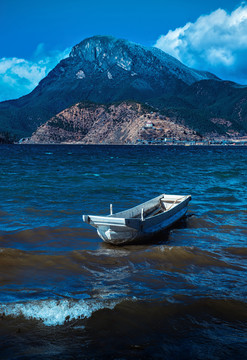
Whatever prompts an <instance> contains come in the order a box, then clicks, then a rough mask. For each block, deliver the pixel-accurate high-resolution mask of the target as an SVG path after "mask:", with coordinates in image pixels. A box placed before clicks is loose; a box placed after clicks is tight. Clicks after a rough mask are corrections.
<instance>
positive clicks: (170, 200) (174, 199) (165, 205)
mask: <svg viewBox="0 0 247 360" xmlns="http://www.w3.org/2000/svg"><path fill="white" fill-rule="evenodd" d="M184 198H185V196H181V195H165V194H163V195H160V196H158V197H156V198H154V199H152V200H149V201H147V202H145V203H143V204H140V205H138V206H135V207H133V208H131V209H128V210H125V211H121V212H118V213H115V214H111V215H110V216H111V217H118V218H132V219H133V218H142V219H147V218H150V217H153V216H156V215H158V214H161V213H163V212H165V211H168V210H170V209H171V208H172V207H174V206H176V205H177V204H179V203H180V202H181V201H182V200H183V199H184Z"/></svg>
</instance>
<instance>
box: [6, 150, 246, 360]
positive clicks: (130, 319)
mask: <svg viewBox="0 0 247 360" xmlns="http://www.w3.org/2000/svg"><path fill="white" fill-rule="evenodd" d="M246 190H247V147H173V146H169V147H158V146H140V147H137V146H125V147H124V146H32V145H30V146H29V145H23V146H21V145H12V146H8V145H2V146H1V147H0V204H1V205H0V358H1V359H18V360H20V359H22V360H23V359H136V358H137V359H179V360H183V359H241V360H242V359H244V358H245V356H246V354H247V281H246V279H247V195H246ZM161 193H168V194H169V193H170V194H182V195H183V194H184V195H187V194H191V195H192V201H191V202H190V205H189V211H188V213H187V216H186V218H185V219H183V220H182V221H180V222H179V223H178V224H177V225H176V226H174V227H173V228H172V229H171V230H170V231H167V232H164V233H163V234H161V235H159V236H158V237H157V238H155V239H153V241H152V242H151V243H146V244H140V245H132V246H123V247H114V246H110V245H107V244H105V243H103V242H102V240H101V239H100V238H99V237H98V236H97V234H96V231H95V229H93V228H92V227H90V226H88V225H87V224H85V223H83V222H82V220H81V215H82V214H97V215H98V214H108V213H109V204H110V203H113V209H114V211H115V212H116V211H120V210H124V209H127V208H129V207H131V206H134V205H136V204H138V203H140V202H144V201H145V200H148V199H150V198H152V197H155V196H157V195H159V194H161Z"/></svg>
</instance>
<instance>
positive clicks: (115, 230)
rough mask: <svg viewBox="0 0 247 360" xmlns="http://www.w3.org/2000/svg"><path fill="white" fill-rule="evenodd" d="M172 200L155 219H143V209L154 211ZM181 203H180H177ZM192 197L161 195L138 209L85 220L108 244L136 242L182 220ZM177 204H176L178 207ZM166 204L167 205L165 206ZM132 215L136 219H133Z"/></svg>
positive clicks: (89, 217) (86, 217) (88, 216)
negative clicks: (162, 202)
mask: <svg viewBox="0 0 247 360" xmlns="http://www.w3.org/2000/svg"><path fill="white" fill-rule="evenodd" d="M167 199H169V201H173V200H174V199H175V200H174V202H173V204H172V205H171V206H170V207H168V209H166V210H164V211H162V212H161V213H159V214H157V215H155V216H148V217H146V218H142V215H141V209H144V210H146V212H147V211H148V210H149V211H150V209H153V208H154V209H155V206H156V207H157V204H158V202H160V201H164V203H165V202H166V201H168V200H167ZM178 200H179V201H178ZM190 200H191V196H190V195H188V196H183V197H182V198H181V196H178V195H164V194H163V195H160V196H159V197H157V198H154V199H152V200H150V201H148V202H146V203H144V204H141V205H139V206H137V207H135V208H132V209H129V210H126V211H123V212H120V213H117V214H112V215H108V216H92V215H84V216H83V220H84V221H85V222H87V223H88V224H90V225H92V226H94V227H96V228H97V233H98V235H99V236H100V237H101V238H102V239H103V240H104V241H105V242H106V243H110V244H114V245H123V244H130V243H137V242H139V241H140V240H144V239H146V238H147V237H150V236H152V235H154V234H156V233H158V232H160V231H162V230H165V229H167V228H169V227H170V226H172V225H173V224H174V223H175V222H177V221H178V220H180V219H181V218H182V217H183V216H184V215H185V214H186V211H187V209H188V203H189V201H190ZM176 202H177V204H176ZM166 204H167V203H166ZM131 215H132V216H133V217H131Z"/></svg>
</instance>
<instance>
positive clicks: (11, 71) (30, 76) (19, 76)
mask: <svg viewBox="0 0 247 360" xmlns="http://www.w3.org/2000/svg"><path fill="white" fill-rule="evenodd" d="M68 54H69V49H66V50H64V51H61V52H60V51H52V52H49V53H48V54H47V53H46V52H45V50H44V44H39V45H38V47H37V49H36V51H35V53H34V57H33V59H32V60H26V59H19V58H16V57H13V58H1V59H0V101H3V100H9V99H15V98H18V97H20V96H23V95H25V94H28V93H29V92H30V91H32V90H33V89H34V88H35V86H37V85H38V83H39V81H40V80H41V79H43V78H44V77H45V76H46V75H47V74H48V72H49V71H50V70H52V69H53V68H54V67H55V66H56V65H57V63H58V62H59V61H60V60H62V59H64V58H65V57H67V56H68Z"/></svg>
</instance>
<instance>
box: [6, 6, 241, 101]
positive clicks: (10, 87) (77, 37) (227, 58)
mask: <svg viewBox="0 0 247 360" xmlns="http://www.w3.org/2000/svg"><path fill="white" fill-rule="evenodd" d="M220 9H221V10H220ZM236 9H240V10H239V11H238V12H236ZM217 11H218V12H217ZM245 13H246V19H247V5H246V4H245V3H241V2H238V1H227V0H207V1H206V2H200V1H198V0H197V1H196V0H188V1H182V0H174V1H166V0H163V1H161V0H153V1H146V0H142V1H141V0H125V1H123V2H116V1H112V0H105V1H97V0H91V1H81V0H70V1H62V0H60V1H58V0H49V1H48V0H43V1H40V0H36V1H33V0H32V1H30V0H22V1H16V0H12V1H11V0H8V1H7V0H1V2H0V31H1V34H2V35H1V37H0V100H5V99H10V98H15V97H18V96H21V95H23V94H26V93H28V92H29V91H31V90H32V88H33V87H34V86H36V85H37V83H38V82H39V81H40V79H41V78H42V77H44V76H45V75H46V74H47V72H48V71H49V70H50V69H51V68H53V67H54V66H55V64H56V63H57V62H58V61H59V60H60V59H61V58H63V57H64V56H66V55H67V54H68V52H69V50H70V48H71V47H72V46H73V45H75V44H76V43H78V42H80V41H81V40H83V39H84V38H86V37H89V36H93V35H98V34H101V35H113V36H115V37H121V38H125V39H128V40H131V41H134V42H137V43H139V44H142V45H146V46H153V45H156V46H158V47H160V48H161V49H163V50H165V51H167V52H169V53H170V54H172V55H173V56H176V57H177V58H179V60H181V61H182V62H184V63H185V64H186V65H188V66H193V67H195V68H198V69H203V70H207V69H208V70H210V71H212V72H214V73H216V75H219V76H221V77H223V78H229V79H232V80H235V81H239V82H241V83H247V76H246V74H247V67H245V64H244V61H245V59H244V57H245V55H246V54H245V52H244V51H243V50H246V49H247V39H246V38H245V33H246V34H247V20H246V21H245ZM229 29H231V30H229ZM229 31H230V34H229ZM234 34H236V36H237V39H238V40H237V39H235V38H234V36H235V35H234ZM195 39H199V40H198V41H195ZM239 39H240V40H241V41H240V40H239ZM235 40H236V41H235ZM236 42H237V44H236ZM233 44H234V46H233ZM206 49H207V50H208V51H207V52H206ZM246 53H247V51H246ZM245 58H246V57H245ZM245 70H246V71H245ZM245 76H246V79H245Z"/></svg>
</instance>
